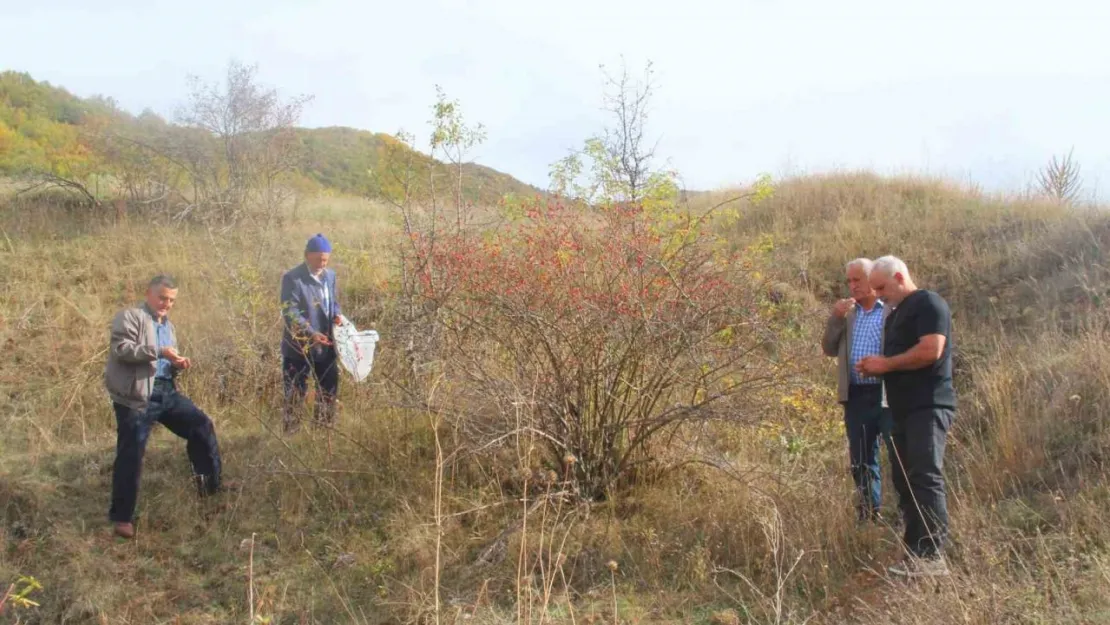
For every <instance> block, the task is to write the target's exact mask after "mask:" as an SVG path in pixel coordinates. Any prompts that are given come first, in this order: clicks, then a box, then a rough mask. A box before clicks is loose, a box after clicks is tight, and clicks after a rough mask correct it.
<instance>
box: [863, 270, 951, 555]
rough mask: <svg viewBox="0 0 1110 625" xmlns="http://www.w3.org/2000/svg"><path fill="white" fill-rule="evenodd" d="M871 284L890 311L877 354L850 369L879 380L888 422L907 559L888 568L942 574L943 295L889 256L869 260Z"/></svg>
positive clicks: (946, 395) (946, 423)
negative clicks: (916, 281) (925, 286)
mask: <svg viewBox="0 0 1110 625" xmlns="http://www.w3.org/2000/svg"><path fill="white" fill-rule="evenodd" d="M871 286H872V288H874V289H875V293H876V294H878V296H879V297H881V298H883V300H884V301H885V302H887V303H888V304H889V305H891V306H894V310H893V311H892V312H891V313H890V316H889V317H888V318H887V321H886V328H885V336H886V341H885V343H884V345H883V355H882V356H870V357H868V358H865V359H863V360H861V361H860V362H859V363H858V364H857V365H856V368H857V369H858V370H859V371H860V373H862V374H867V375H876V376H882V378H883V383H884V384H885V386H886V396H887V403H888V404H889V405H890V411H891V414H892V416H893V419H894V423H893V431H892V432H891V437H892V438H893V440H894V449H895V452H896V453H897V456H898V457H897V458H896V459H895V462H894V464H895V469H894V486H895V489H896V490H897V491H898V498H899V505H900V507H901V509H902V516H903V518H904V520H905V525H906V532H905V536H904V537H903V542H904V546H905V548H906V550H907V552H908V554H907V557H906V559H905V560H903V561H902V562H901V563H899V564H896V565H895V566H892V567H890V569H889V571H890V572H891V573H893V574H895V575H902V576H907V577H919V576H931V575H946V574H947V573H948V566H947V564H946V563H945V561H944V556H943V549H944V542H945V539H946V538H947V535H948V504H947V498H946V495H945V488H944V447H945V442H946V438H947V435H948V428H949V427H950V426H951V425H952V420H953V418H955V410H956V393H955V390H954V388H953V386H952V342H951V340H950V338H951V337H950V329H951V325H952V315H951V312H950V311H949V309H948V304H947V303H946V302H945V301H944V299H943V298H941V297H940V296H939V295H937V294H936V293H934V292H932V291H927V290H924V289H919V288H917V286H916V285H915V284H914V283H913V280H912V279H911V278H910V272H909V270H908V269H907V268H906V264H905V263H904V262H902V261H901V260H899V259H898V258H895V257H894V256H884V257H883V258H880V259H879V260H877V261H875V266H874V268H873V269H872V271H871Z"/></svg>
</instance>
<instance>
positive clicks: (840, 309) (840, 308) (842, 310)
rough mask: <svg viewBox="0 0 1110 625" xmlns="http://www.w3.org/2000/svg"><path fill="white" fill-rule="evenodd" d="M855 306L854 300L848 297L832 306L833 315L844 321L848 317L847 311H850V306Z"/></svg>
mask: <svg viewBox="0 0 1110 625" xmlns="http://www.w3.org/2000/svg"><path fill="white" fill-rule="evenodd" d="M855 305H856V300H855V299H854V298H851V297H849V298H847V299H842V300H838V301H837V302H836V303H835V304H833V314H834V315H836V316H837V317H840V318H841V319H844V318H845V317H847V316H848V311H849V310H852V306H855Z"/></svg>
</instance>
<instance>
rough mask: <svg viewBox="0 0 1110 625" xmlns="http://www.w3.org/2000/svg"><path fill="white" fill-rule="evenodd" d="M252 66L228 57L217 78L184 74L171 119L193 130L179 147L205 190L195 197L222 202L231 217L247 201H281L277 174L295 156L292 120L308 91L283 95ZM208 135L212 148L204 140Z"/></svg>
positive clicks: (271, 206)
mask: <svg viewBox="0 0 1110 625" xmlns="http://www.w3.org/2000/svg"><path fill="white" fill-rule="evenodd" d="M257 71H258V68H257V66H253V65H250V66H248V65H243V64H241V63H239V62H236V61H232V62H231V63H230V64H229V65H228V69H227V77H226V79H225V80H224V81H223V83H213V84H206V83H203V82H201V80H200V79H199V78H197V77H195V76H193V77H191V78H190V82H191V83H192V93H191V94H190V97H189V101H188V103H187V104H185V105H184V106H183V107H181V108H180V109H179V110H178V112H177V120H178V122H180V123H181V124H183V125H185V126H186V127H188V128H191V129H194V130H196V131H199V134H197V135H193V138H194V139H196V141H195V142H190V145H186V146H180V147H181V148H182V152H183V153H184V154H183V156H185V157H186V158H183V159H182V160H183V161H184V162H188V163H190V164H191V166H190V170H191V171H190V174H191V176H192V177H193V178H194V188H195V189H196V190H197V191H198V192H205V193H211V195H210V196H209V197H207V198H194V199H195V200H196V201H198V202H200V201H202V199H206V200H207V201H208V202H209V203H212V204H215V205H217V206H220V207H223V208H224V209H225V210H224V211H222V213H223V217H224V218H225V219H231V220H233V219H234V218H235V217H236V216H237V215H238V213H239V211H241V210H243V209H244V208H245V207H246V206H247V204H248V203H249V202H250V201H252V200H257V201H259V202H260V203H261V205H262V206H264V207H265V208H267V209H270V210H273V209H274V207H275V206H276V205H278V204H280V202H281V199H282V198H281V197H280V189H279V186H278V184H277V183H278V178H279V177H280V176H281V175H282V174H284V173H286V172H288V171H290V170H292V169H294V168H295V167H296V165H297V163H298V158H299V155H300V150H299V149H298V148H299V142H298V140H297V137H296V132H295V125H296V123H297V121H298V120H299V119H300V116H301V112H302V111H303V109H304V105H305V104H306V103H308V102H309V101H310V100H311V97H309V96H297V97H294V98H291V99H289V100H283V99H281V98H280V97H279V96H278V93H277V91H276V90H274V89H270V88H266V87H263V86H262V85H260V84H259V83H258V81H257V76H256V75H257ZM208 138H214V139H215V140H216V144H215V146H213V147H214V149H210V146H209V145H207V139H208Z"/></svg>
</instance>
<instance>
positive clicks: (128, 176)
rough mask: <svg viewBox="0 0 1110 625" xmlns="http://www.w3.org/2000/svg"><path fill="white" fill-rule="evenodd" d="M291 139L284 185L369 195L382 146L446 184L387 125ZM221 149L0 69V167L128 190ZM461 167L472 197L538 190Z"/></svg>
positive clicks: (107, 191) (492, 200)
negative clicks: (289, 166)
mask: <svg viewBox="0 0 1110 625" xmlns="http://www.w3.org/2000/svg"><path fill="white" fill-rule="evenodd" d="M244 141H245V142H249V138H245V139H244ZM292 141H293V143H294V144H295V149H294V151H293V152H292V160H293V162H292V165H293V167H292V169H291V170H290V171H288V172H283V176H282V178H281V179H280V183H281V184H283V185H285V186H288V187H291V188H294V189H298V190H305V191H314V190H321V189H322V190H325V191H330V192H332V193H339V194H346V195H355V196H360V197H379V196H380V195H381V182H380V180H378V179H377V178H376V177H375V173H379V174H380V173H382V172H381V170H382V168H383V167H384V163H383V158H384V157H386V156H389V157H390V158H393V159H395V160H399V161H405V162H410V161H411V163H412V166H413V167H414V169H415V170H416V171H419V172H420V173H421V176H422V177H423V176H424V172H426V171H432V172H435V175H436V177H437V178H439V179H440V181H439V182H437V184H442V186H443V187H444V188H443V189H441V190H440V191H439V192H440V194H441V195H442V196H443V197H447V196H448V195H449V190H450V189H451V186H450V183H449V182H448V180H449V179H450V174H449V173H448V172H447V169H446V167H445V166H444V165H443V164H441V163H439V162H438V161H436V160H434V159H433V158H431V157H430V156H428V155H426V154H423V153H421V152H417V151H412V150H410V149H409V148H408V147H407V146H404V145H402V144H400V143H398V142H397V141H396V140H395V139H393V138H392V137H390V136H389V135H385V134H378V133H372V132H368V131H363V130H356V129H353V128H312V129H308V128H296V129H294V132H293V137H292ZM223 149H224V148H222V147H220V146H219V145H218V144H217V143H216V142H215V140H214V139H213V138H212V137H200V136H198V135H197V133H191V132H189V130H187V129H186V128H184V127H182V126H178V125H175V124H171V123H168V122H166V121H165V120H164V119H162V118H161V117H159V116H158V115H157V114H155V113H153V112H150V111H144V112H143V113H142V114H141V115H139V116H137V117H136V116H134V115H132V114H130V113H128V112H127V111H124V110H122V109H120V108H119V107H118V106H117V105H116V104H115V102H114V101H112V100H111V99H108V98H102V97H95V98H89V99H82V98H78V97H76V96H74V95H73V94H71V93H69V92H68V91H66V90H65V89H64V88H61V87H57V86H54V85H51V84H49V83H47V82H38V81H35V80H34V78H32V77H31V76H30V75H28V74H26V73H19V72H13V71H6V72H0V175H5V176H8V177H14V178H18V179H22V180H25V181H27V182H28V183H42V182H48V183H51V184H57V185H61V186H65V187H68V188H70V189H73V190H79V191H80V193H82V194H86V193H87V194H88V197H89V199H105V198H108V197H110V196H112V195H113V194H114V193H115V192H116V191H119V190H120V189H121V188H123V189H126V190H130V191H131V192H132V195H136V193H135V189H136V187H141V186H142V185H150V184H156V185H157V186H158V188H159V189H161V188H162V187H163V186H167V185H168V186H181V187H186V188H187V187H188V186H189V185H187V184H182V182H181V180H180V178H181V176H182V175H183V172H182V171H178V170H180V169H182V168H188V167H189V166H190V163H192V162H193V161H195V160H197V159H198V158H200V156H199V155H203V154H207V153H217V154H218V153H219V152H220V151H221V150H223ZM216 162H217V163H218V161H216ZM194 167H195V164H194ZM201 169H203V168H201ZM463 169H464V181H463V198H464V200H465V201H467V202H471V203H473V204H476V205H479V206H488V205H492V204H496V203H497V201H498V200H500V199H501V198H502V197H503V196H504V195H506V194H510V193H511V194H515V195H518V196H526V197H530V196H534V195H537V194H542V191H541V190H539V189H537V188H535V187H532V186H531V185H527V184H525V183H523V182H520V181H519V180H517V179H515V178H513V177H512V176H510V175H508V174H504V173H501V172H498V171H496V170H493V169H491V168H489V167H485V166H482V165H479V164H477V163H467V164H465V165H464V167H463ZM207 173H208V174H209V175H212V176H216V177H219V176H220V174H219V172H216V173H213V172H207ZM186 190H187V189H186ZM155 195H157V194H155ZM133 199H142V200H143V201H144V202H145V201H146V200H148V199H150V198H147V197H141V198H137V197H136V198H133Z"/></svg>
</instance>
